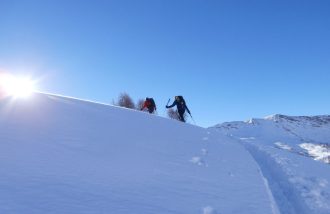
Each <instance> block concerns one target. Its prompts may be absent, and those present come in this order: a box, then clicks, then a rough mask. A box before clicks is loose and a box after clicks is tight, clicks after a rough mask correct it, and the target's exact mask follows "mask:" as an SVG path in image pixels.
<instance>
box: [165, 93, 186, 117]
mask: <svg viewBox="0 0 330 214" xmlns="http://www.w3.org/2000/svg"><path fill="white" fill-rule="evenodd" d="M175 105H176V108H177V110H178V113H179V119H180V121H182V122H186V121H185V119H184V113H185V111H186V109H187V112H188V113H189V114H190V110H189V109H188V107H187V105H186V101H185V100H184V99H183V97H182V96H175V100H174V102H173V104H172V105H170V106H168V105H166V108H172V107H174V106H175ZM190 115H191V114H190Z"/></svg>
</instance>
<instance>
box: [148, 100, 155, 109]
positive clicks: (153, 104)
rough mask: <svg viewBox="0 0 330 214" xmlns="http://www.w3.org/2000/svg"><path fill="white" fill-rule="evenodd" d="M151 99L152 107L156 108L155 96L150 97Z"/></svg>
mask: <svg viewBox="0 0 330 214" xmlns="http://www.w3.org/2000/svg"><path fill="white" fill-rule="evenodd" d="M149 101H150V103H151V107H152V108H155V107H156V103H155V101H154V99H153V98H149Z"/></svg>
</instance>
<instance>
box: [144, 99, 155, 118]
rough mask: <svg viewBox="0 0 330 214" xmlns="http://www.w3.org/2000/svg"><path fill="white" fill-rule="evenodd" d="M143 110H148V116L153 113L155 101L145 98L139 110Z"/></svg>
mask: <svg viewBox="0 0 330 214" xmlns="http://www.w3.org/2000/svg"><path fill="white" fill-rule="evenodd" d="M145 108H147V109H148V111H149V113H150V114H152V113H154V111H156V110H157V108H156V104H155V101H154V99H153V98H149V97H147V98H146V100H145V101H144V103H143V106H142V108H141V111H142V110H143V109H145Z"/></svg>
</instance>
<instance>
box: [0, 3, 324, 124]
mask: <svg viewBox="0 0 330 214" xmlns="http://www.w3.org/2000/svg"><path fill="white" fill-rule="evenodd" d="M329 11H330V1H328V0H309V1H306V0H299V1H298V0H249V1H246V0H139V1H136V0H116V1H112V0H93V1H87V0H81V1H78V0H76V1H73V0H0V69H1V70H3V71H7V72H11V73H15V74H29V75H32V76H33V77H34V78H37V79H39V80H40V81H39V83H38V88H39V89H40V90H41V91H45V92H49V93H58V94H63V95H67V96H74V97H78V98H84V99H90V100H95V101H99V102H105V103H110V102H111V101H112V100H113V99H116V98H117V97H118V95H119V94H120V93H121V92H127V93H129V94H130V95H131V96H132V97H133V98H134V99H135V100H137V99H139V98H145V97H147V96H149V97H154V98H155V100H156V104H157V105H158V106H159V110H158V112H159V114H160V115H164V112H165V109H164V106H165V105H166V102H167V100H168V98H172V99H173V96H175V95H183V96H184V97H185V99H186V101H187V104H188V107H189V108H190V110H191V112H192V114H193V116H194V118H195V120H196V122H197V124H199V125H201V126H204V127H207V126H212V125H215V124H216V123H219V122H224V121H233V120H246V119H249V118H251V117H264V116H267V115H269V114H274V113H282V114H288V115H316V114H329V109H330V100H329V91H330V84H329V82H330V40H329V38H330V13H329Z"/></svg>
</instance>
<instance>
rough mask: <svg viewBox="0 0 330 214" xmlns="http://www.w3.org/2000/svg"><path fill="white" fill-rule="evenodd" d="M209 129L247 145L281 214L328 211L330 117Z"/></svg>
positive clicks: (272, 120)
mask: <svg viewBox="0 0 330 214" xmlns="http://www.w3.org/2000/svg"><path fill="white" fill-rule="evenodd" d="M210 130H217V131H218V132H219V133H222V134H226V135H227V136H231V137H232V138H235V139H237V140H238V141H239V142H241V144H242V145H244V146H245V147H246V149H247V150H248V151H249V152H250V154H251V155H252V156H253V158H254V159H255V160H256V162H257V163H258V165H259V166H260V170H261V173H262V175H263V176H264V177H265V179H266V180H267V183H268V185H269V189H270V191H271V192H272V195H273V196H274V200H275V202H276V204H277V208H278V209H279V212H280V213H288V214H291V213H292V214H296V213H297V214H298V213H299V214H326V213H327V214H329V213H330V185H329V182H330V165H329V164H327V163H329V157H330V154H329V145H330V116H328V115H324V116H315V117H306V116H304V117H290V116H285V115H273V116H270V117H266V118H265V119H252V120H250V121H248V122H232V123H229V122H227V123H223V124H219V125H217V126H215V127H214V128H210ZM314 159H315V160H318V161H315V160H314Z"/></svg>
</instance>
